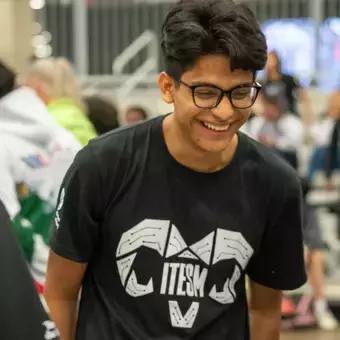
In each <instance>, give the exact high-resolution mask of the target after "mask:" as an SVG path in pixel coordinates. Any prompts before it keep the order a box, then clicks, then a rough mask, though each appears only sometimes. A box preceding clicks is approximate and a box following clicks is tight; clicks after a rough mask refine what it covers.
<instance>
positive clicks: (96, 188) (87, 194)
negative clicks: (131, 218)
mask: <svg viewBox="0 0 340 340" xmlns="http://www.w3.org/2000/svg"><path fill="white" fill-rule="evenodd" d="M99 170H100V169H99V167H98V164H97V162H96V158H95V156H94V154H93V152H92V150H91V145H88V146H86V147H85V148H84V149H83V150H81V151H80V152H79V153H78V154H77V156H76V157H75V160H74V162H73V164H72V165H71V167H70V169H69V170H68V172H67V174H66V176H65V178H64V180H63V183H62V185H61V189H60V193H59V199H58V204H57V208H56V213H55V218H54V221H53V228H52V235H51V240H50V247H51V249H52V250H53V251H54V252H55V253H56V254H57V255H59V256H62V257H64V258H67V259H68V260H71V261H74V262H79V263H87V262H88V261H89V260H90V258H91V255H92V252H93V250H94V248H95V246H96V244H97V241H98V237H99V228H100V219H101V207H102V195H101V188H102V181H101V176H100V171H99Z"/></svg>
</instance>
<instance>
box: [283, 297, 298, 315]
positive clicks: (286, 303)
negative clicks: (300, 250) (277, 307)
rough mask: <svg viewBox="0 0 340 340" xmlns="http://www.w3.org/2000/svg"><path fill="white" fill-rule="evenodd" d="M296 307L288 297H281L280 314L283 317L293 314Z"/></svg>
mask: <svg viewBox="0 0 340 340" xmlns="http://www.w3.org/2000/svg"><path fill="white" fill-rule="evenodd" d="M295 313H296V307H295V304H294V302H293V301H292V300H290V299H288V298H287V297H285V296H284V297H283V298H282V303H281V315H282V317H284V318H287V317H292V316H295Z"/></svg>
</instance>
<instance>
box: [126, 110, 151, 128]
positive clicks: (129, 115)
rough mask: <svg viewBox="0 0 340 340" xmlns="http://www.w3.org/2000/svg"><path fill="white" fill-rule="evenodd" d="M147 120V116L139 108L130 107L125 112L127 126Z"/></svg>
mask: <svg viewBox="0 0 340 340" xmlns="http://www.w3.org/2000/svg"><path fill="white" fill-rule="evenodd" d="M147 119H148V114H147V113H146V111H145V110H144V109H143V108H142V107H140V106H131V107H129V108H128V109H127V110H126V113H125V121H126V123H127V124H135V123H138V122H142V121H144V120H147Z"/></svg>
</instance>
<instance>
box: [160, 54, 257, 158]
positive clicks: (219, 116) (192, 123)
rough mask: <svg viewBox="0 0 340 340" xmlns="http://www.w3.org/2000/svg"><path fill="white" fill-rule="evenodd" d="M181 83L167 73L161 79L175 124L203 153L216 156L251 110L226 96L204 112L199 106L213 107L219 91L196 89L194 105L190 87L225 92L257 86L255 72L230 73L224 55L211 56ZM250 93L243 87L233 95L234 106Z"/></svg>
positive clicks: (201, 59) (164, 95) (184, 75)
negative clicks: (255, 84)
mask: <svg viewBox="0 0 340 340" xmlns="http://www.w3.org/2000/svg"><path fill="white" fill-rule="evenodd" d="M181 82H183V83H181ZM181 82H175V80H173V79H172V78H171V77H169V76H168V75H167V74H165V73H162V74H161V76H160V78H159V85H160V88H161V92H162V96H163V99H164V100H165V101H166V102H167V103H173V104H174V123H175V124H176V125H177V126H178V127H179V129H180V130H181V132H182V135H184V136H186V137H187V138H188V140H190V141H191V142H192V143H194V145H195V146H196V147H198V148H199V149H200V150H202V151H205V152H215V153H216V152H222V151H224V150H225V149H226V148H227V147H228V145H229V144H230V142H231V141H232V139H233V137H234V136H235V134H236V132H237V131H238V129H239V128H240V127H241V126H242V125H243V124H244V123H245V122H246V121H247V119H248V118H249V114H250V110H251V107H248V108H245V109H238V108H235V107H234V106H233V105H232V104H231V102H230V100H229V98H228V96H223V98H222V100H221V102H220V103H219V104H218V105H217V106H216V107H214V108H201V107H198V106H204V105H200V104H202V102H203V103H208V102H209V103H210V104H211V103H212V101H214V100H212V98H216V95H217V97H218V94H216V95H215V97H214V91H215V93H216V89H215V90H214V89H213V88H211V90H210V89H209V87H205V88H199V89H196V91H197V92H195V98H196V103H195V101H194V99H193V93H192V90H191V89H190V88H189V87H188V86H196V85H202V84H204V85H208V86H210V85H211V86H215V87H218V88H221V89H223V90H226V91H228V90H232V89H234V88H235V87H237V86H240V85H248V86H251V85H253V84H254V82H253V74H252V72H250V71H243V70H235V71H231V69H230V61H229V59H228V58H226V57H225V56H221V55H208V56H204V57H201V58H200V59H199V60H198V62H197V63H196V64H195V65H194V67H192V68H191V69H190V70H189V71H186V72H184V73H183V75H182V77H181ZM249 89H250V88H249V87H247V88H242V87H241V88H240V89H239V90H238V91H237V92H234V94H233V97H234V103H235V102H237V100H242V96H244V95H246V94H247V91H249ZM218 91H219V90H217V93H218ZM234 91H235V90H234ZM197 104H198V106H197ZM209 106H213V105H209ZM241 106H242V105H241ZM243 106H244V105H243Z"/></svg>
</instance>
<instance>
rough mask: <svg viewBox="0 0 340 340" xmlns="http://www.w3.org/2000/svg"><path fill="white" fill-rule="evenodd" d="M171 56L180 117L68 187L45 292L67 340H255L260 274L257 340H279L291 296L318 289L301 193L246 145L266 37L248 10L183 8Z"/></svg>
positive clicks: (136, 134)
mask: <svg viewBox="0 0 340 340" xmlns="http://www.w3.org/2000/svg"><path fill="white" fill-rule="evenodd" d="M162 48H163V53H164V58H165V64H166V72H163V73H162V74H161V75H160V77H159V85H160V89H161V93H162V96H163V98H164V100H165V101H166V102H167V103H173V104H174V112H173V113H172V114H169V115H167V116H162V117H157V118H155V119H151V120H149V121H147V122H144V123H141V124H138V125H135V126H130V127H127V128H123V129H121V130H118V131H115V132H112V133H110V134H107V135H105V136H104V137H101V138H99V139H96V140H95V141H93V142H91V143H90V144H89V146H88V147H86V148H85V149H84V150H83V151H81V152H80V153H79V154H78V156H77V157H76V160H75V162H74V164H73V166H72V167H71V169H70V170H69V172H68V174H67V176H66V178H65V180H64V183H63V185H62V188H61V192H60V203H59V205H58V209H57V212H56V226H55V231H54V234H53V237H52V240H51V248H52V251H51V253H50V258H49V266H48V275H47V276H48V277H47V286H46V291H45V293H46V295H45V296H46V299H47V302H48V304H49V307H50V310H51V313H52V316H53V318H54V320H55V322H56V324H57V327H58V328H59V330H60V332H61V339H62V340H74V339H78V340H79V339H82V340H89V339H90V340H96V339H100V340H113V339H115V340H118V339H119V340H137V339H138V340H139V339H151V338H153V339H155V338H157V339H162V340H166V339H195V340H207V339H214V340H225V339H233V340H245V339H249V337H250V334H249V320H248V306H247V299H246V293H245V282H244V277H245V275H246V274H247V275H248V276H249V277H250V279H251V282H250V293H251V302H250V307H249V308H250V325H251V327H250V328H251V337H252V338H251V339H252V340H257V339H259V340H274V339H278V338H279V328H280V317H281V315H280V307H281V290H286V289H295V288H297V287H299V286H300V285H302V284H303V283H304V282H305V281H306V275H305V270H304V262H303V245H302V228H301V195H300V184H299V181H298V179H297V177H296V174H295V173H294V172H293V171H292V170H291V168H290V167H288V166H286V165H285V164H284V163H283V162H282V161H280V160H279V159H278V158H277V157H276V156H275V155H273V154H272V152H270V151H268V150H267V149H266V148H265V147H264V146H261V145H260V144H259V143H257V142H255V141H253V140H251V139H250V138H248V137H246V136H245V135H243V134H242V133H238V129H239V128H240V127H241V126H242V125H243V124H244V123H245V121H246V120H247V118H248V116H249V112H250V109H251V106H252V104H253V103H254V101H255V99H256V96H257V94H258V91H259V86H258V85H257V83H256V82H255V80H254V79H255V74H256V71H258V70H260V69H261V68H263V67H264V65H265V63H266V57H267V51H266V42H265V38H264V36H263V34H262V33H261V31H260V28H259V25H258V23H257V21H256V19H255V17H254V16H253V14H252V13H251V11H250V10H249V9H248V8H247V7H245V6H244V5H236V4H234V3H233V2H232V1H227V0H204V1H203V0H183V1H180V2H179V3H177V4H176V5H175V6H174V8H173V9H172V10H171V11H170V12H169V14H168V15H167V17H166V19H165V23H164V26H163V37H162ZM80 288H82V289H81V290H82V293H81V299H80V305H79V314H78V316H77V314H76V310H77V302H78V294H79V291H80Z"/></svg>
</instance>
